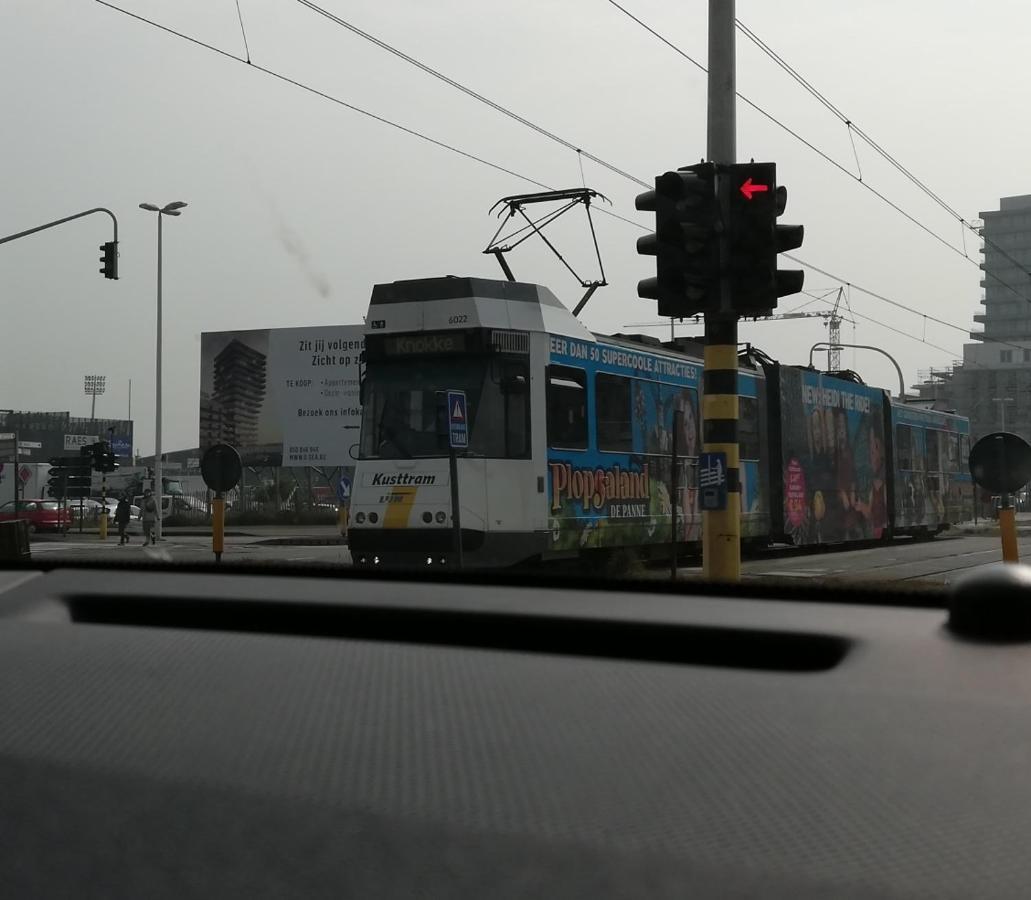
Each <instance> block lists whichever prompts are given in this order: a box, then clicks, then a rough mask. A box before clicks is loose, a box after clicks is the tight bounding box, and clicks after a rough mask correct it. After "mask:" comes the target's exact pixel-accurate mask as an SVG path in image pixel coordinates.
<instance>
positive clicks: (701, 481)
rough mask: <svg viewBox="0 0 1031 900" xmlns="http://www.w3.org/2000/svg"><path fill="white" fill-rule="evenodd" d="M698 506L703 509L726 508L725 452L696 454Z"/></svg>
mask: <svg viewBox="0 0 1031 900" xmlns="http://www.w3.org/2000/svg"><path fill="white" fill-rule="evenodd" d="M698 506H699V507H700V508H701V509H705V510H710V511H714V510H720V509H726V508H727V454H726V453H701V454H699V456H698Z"/></svg>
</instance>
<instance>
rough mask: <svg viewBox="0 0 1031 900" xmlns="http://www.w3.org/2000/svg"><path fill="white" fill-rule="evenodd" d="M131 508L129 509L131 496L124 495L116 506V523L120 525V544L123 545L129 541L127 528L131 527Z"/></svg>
mask: <svg viewBox="0 0 1031 900" xmlns="http://www.w3.org/2000/svg"><path fill="white" fill-rule="evenodd" d="M130 512H131V510H130V509H129V498H128V497H125V496H123V497H122V498H121V499H120V500H119V501H118V506H116V507H115V525H117V526H118V546H119V547H121V546H122V545H123V544H128V543H129V535H128V534H127V533H126V529H127V528H128V527H129V516H130Z"/></svg>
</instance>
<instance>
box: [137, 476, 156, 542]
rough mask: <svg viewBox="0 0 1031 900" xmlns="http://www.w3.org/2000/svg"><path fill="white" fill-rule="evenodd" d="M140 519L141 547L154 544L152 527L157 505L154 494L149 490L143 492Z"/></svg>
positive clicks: (154, 521)
mask: <svg viewBox="0 0 1031 900" xmlns="http://www.w3.org/2000/svg"><path fill="white" fill-rule="evenodd" d="M140 519H141V520H142V521H143V546H144V547H146V546H147V544H156V543H157V542H158V540H157V536H156V535H155V534H154V526H155V525H156V524H157V520H158V505H157V501H156V500H155V499H154V493H153V491H151V490H150V489H149V488H148V489H147V490H145V491H144V492H143V506H142V508H141V509H140Z"/></svg>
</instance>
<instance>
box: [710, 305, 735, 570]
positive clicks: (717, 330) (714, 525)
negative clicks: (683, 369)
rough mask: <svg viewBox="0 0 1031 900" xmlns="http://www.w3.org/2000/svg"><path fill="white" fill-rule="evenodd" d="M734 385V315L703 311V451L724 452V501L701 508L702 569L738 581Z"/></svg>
mask: <svg viewBox="0 0 1031 900" xmlns="http://www.w3.org/2000/svg"><path fill="white" fill-rule="evenodd" d="M737 390H738V388H737V315H736V314H735V313H730V312H718V313H707V314H706V316H705V372H704V375H703V381H702V429H703V430H702V435H703V441H704V444H705V452H706V453H723V454H726V457H727V506H726V508H725V509H720V510H705V511H704V512H703V513H702V571H703V574H704V575H705V577H706V578H707V579H710V580H713V581H737V580H739V579H740V577H741V476H740V460H739V458H738V438H737V422H738V394H737Z"/></svg>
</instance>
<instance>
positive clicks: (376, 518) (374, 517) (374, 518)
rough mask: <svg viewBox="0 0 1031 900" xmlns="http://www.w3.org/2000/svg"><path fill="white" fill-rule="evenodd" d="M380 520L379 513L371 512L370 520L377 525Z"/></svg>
mask: <svg viewBox="0 0 1031 900" xmlns="http://www.w3.org/2000/svg"><path fill="white" fill-rule="evenodd" d="M378 521H379V514H378V513H374V512H371V513H369V522H370V523H371V524H373V525H375V524H376V523H377V522H378Z"/></svg>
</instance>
